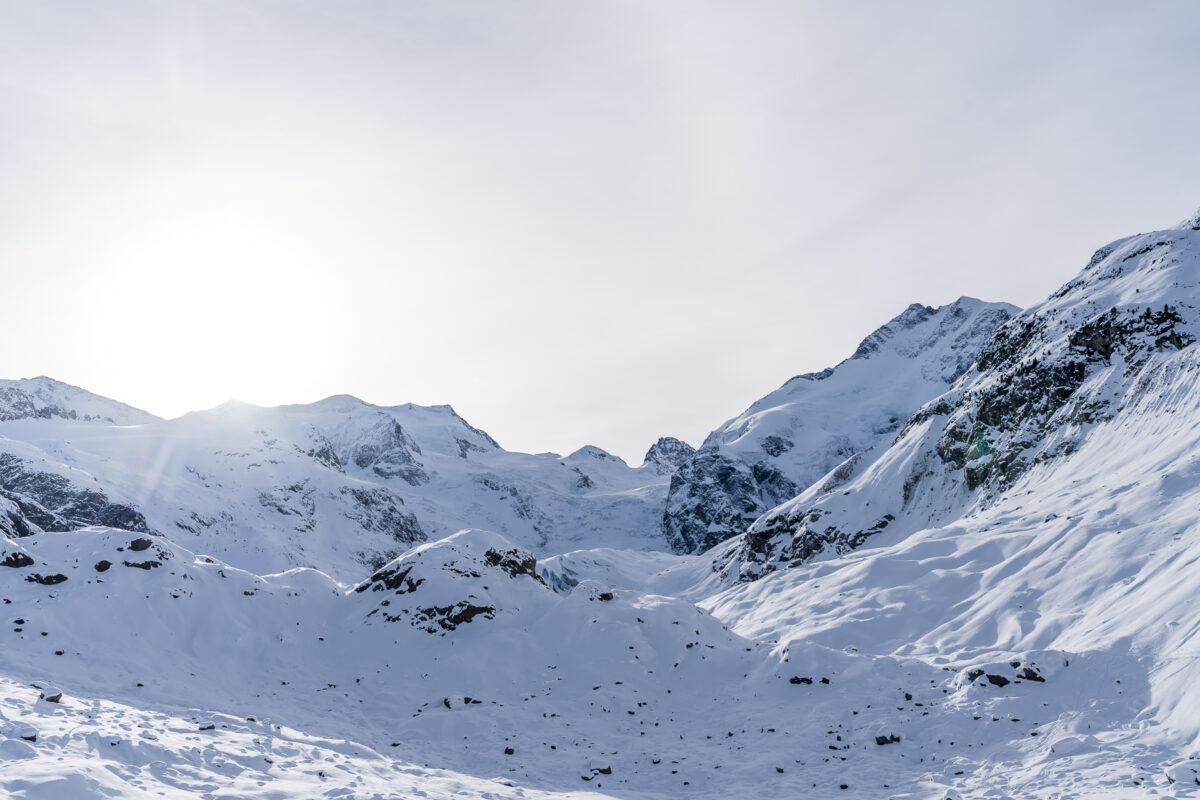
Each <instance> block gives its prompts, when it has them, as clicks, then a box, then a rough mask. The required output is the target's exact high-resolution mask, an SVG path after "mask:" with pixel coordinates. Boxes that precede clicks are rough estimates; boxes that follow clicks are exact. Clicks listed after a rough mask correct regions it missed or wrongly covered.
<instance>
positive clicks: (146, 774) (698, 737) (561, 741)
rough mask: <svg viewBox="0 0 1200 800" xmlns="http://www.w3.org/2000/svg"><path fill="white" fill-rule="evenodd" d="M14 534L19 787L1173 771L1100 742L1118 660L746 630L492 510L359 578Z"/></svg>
mask: <svg viewBox="0 0 1200 800" xmlns="http://www.w3.org/2000/svg"><path fill="white" fill-rule="evenodd" d="M3 550H4V553H3V554H0V560H5V559H8V558H9V557H11V556H13V555H14V554H18V553H19V554H23V555H25V556H26V557H27V559H28V560H30V561H32V562H33V563H31V564H26V565H24V566H19V567H8V568H3V567H0V569H3V571H4V574H3V576H0V578H2V580H0V587H2V588H0V598H2V600H3V601H5V602H4V604H3V606H2V609H3V614H4V617H5V618H4V622H5V626H4V628H3V633H0V637H3V638H2V640H0V641H3V647H2V648H0V674H3V675H4V676H5V678H4V679H3V680H0V758H3V759H5V761H4V766H3V768H0V791H3V792H8V793H10V794H11V795H12V796H14V797H75V798H79V797H130V796H143V795H144V796H153V795H155V794H156V793H157V792H160V791H161V792H163V793H165V794H166V795H167V796H180V797H184V796H214V797H215V796H238V797H280V796H283V797H291V796H313V795H312V792H314V791H316V792H319V793H320V794H321V795H322V796H330V797H339V796H341V797H398V796H420V795H417V794H416V793H417V792H424V793H425V795H424V796H428V797H450V796H460V797H461V796H472V797H509V796H533V797H546V796H584V795H583V794H577V793H580V792H581V790H588V792H591V793H594V794H588V795H586V796H594V797H677V796H698V797H729V796H737V795H739V794H740V793H742V792H744V791H745V790H746V789H747V788H748V787H753V788H754V790H755V791H758V792H764V793H767V794H768V795H771V796H795V795H809V794H816V795H825V794H830V793H834V792H839V791H841V789H840V788H839V787H842V786H843V785H844V786H846V787H847V788H848V789H851V790H852V795H851V796H855V797H925V796H931V795H932V796H941V794H942V792H943V791H944V790H945V789H947V788H951V787H959V790H961V789H963V788H969V787H970V786H971V785H976V786H987V787H989V788H993V787H997V786H999V787H1006V786H1008V787H1011V786H1013V785H1014V783H1015V782H1016V781H1018V780H1028V779H1029V778H1031V777H1033V776H1036V775H1039V774H1040V775H1043V776H1044V777H1048V778H1052V779H1053V780H1055V781H1061V782H1060V783H1059V786H1060V788H1062V789H1063V790H1064V793H1063V794H1061V795H1060V796H1064V797H1069V796H1072V794H1071V793H1070V792H1069V791H1067V790H1069V789H1070V788H1071V786H1072V784H1073V783H1078V784H1079V785H1080V786H1081V787H1084V786H1085V785H1086V786H1089V787H1094V785H1095V783H1094V781H1093V782H1091V783H1087V780H1088V775H1087V774H1081V770H1080V764H1079V763H1078V762H1074V761H1071V762H1068V761H1066V760H1065V759H1066V758H1067V757H1068V756H1077V755H1078V754H1079V753H1087V754H1089V756H1090V757H1089V758H1088V760H1087V765H1088V769H1089V770H1092V771H1093V772H1094V774H1092V776H1091V777H1092V778H1094V779H1098V780H1100V781H1101V782H1103V781H1106V780H1113V781H1114V784H1113V785H1114V786H1115V785H1116V783H1115V782H1116V779H1117V776H1118V775H1120V776H1121V778H1122V784H1123V785H1126V786H1127V785H1128V783H1129V781H1128V780H1126V779H1125V778H1127V775H1126V773H1128V771H1129V769H1130V766H1129V765H1130V764H1137V765H1138V766H1137V770H1140V771H1138V772H1137V773H1136V775H1137V776H1140V777H1142V778H1145V777H1154V778H1157V779H1161V774H1162V770H1163V768H1164V767H1163V765H1162V764H1161V763H1159V761H1161V754H1160V753H1158V752H1141V751H1139V750H1137V748H1134V747H1132V746H1131V742H1129V741H1128V740H1127V738H1128V737H1127V738H1126V739H1108V738H1102V737H1108V736H1110V735H1111V734H1112V733H1113V726H1114V725H1127V724H1129V723H1130V721H1131V720H1132V718H1133V717H1134V716H1136V714H1137V712H1138V711H1139V710H1140V708H1141V704H1142V703H1143V702H1144V700H1145V698H1144V696H1143V694H1142V689H1143V688H1144V687H1142V686H1140V685H1138V684H1137V683H1136V681H1135V680H1134V679H1135V678H1136V676H1137V673H1136V670H1134V669H1132V668H1131V664H1132V663H1134V662H1133V661H1132V660H1131V659H1129V658H1124V659H1122V658H1116V657H1113V658H1108V657H1103V656H1097V655H1076V654H1073V653H1058V652H1047V653H1030V654H1026V655H1025V656H1024V657H1023V659H1022V661H1021V662H1020V663H1019V664H1018V665H1017V666H1013V665H1011V664H1007V663H1002V664H991V663H984V662H979V664H975V663H971V664H970V668H974V667H976V666H982V667H983V668H984V669H985V670H986V671H987V674H990V675H996V676H997V677H1003V678H1006V679H1007V680H1010V681H1011V682H1010V683H1009V684H1008V685H1007V686H1005V687H1003V688H998V687H995V686H993V685H992V684H991V683H990V682H989V681H988V679H977V680H976V681H971V680H970V679H969V677H968V676H967V674H966V672H967V667H964V668H963V669H957V668H956V669H950V670H947V669H944V668H943V665H941V664H938V663H936V662H926V661H922V660H919V659H915V658H907V657H902V656H881V655H875V654H870V655H868V654H864V653H861V652H854V651H853V650H845V649H835V648H830V647H826V646H823V645H821V644H819V643H814V642H808V641H803V640H802V639H797V640H791V641H789V640H779V641H776V640H773V639H770V638H753V639H751V638H746V637H744V636H742V635H740V634H739V633H738V632H736V631H733V630H728V629H727V628H726V626H725V625H724V624H723V623H722V621H721V620H720V618H718V617H717V616H714V615H712V614H710V613H707V612H705V611H703V610H702V609H700V608H698V607H696V606H695V605H693V604H691V603H689V602H687V601H685V600H682V599H678V598H671V597H666V596H662V595H655V594H652V593H646V592H640V591H634V590H628V589H625V590H613V589H610V588H608V587H605V586H602V585H600V584H597V583H592V582H584V583H581V584H579V585H578V586H576V587H575V588H574V590H573V591H572V592H570V593H569V594H566V595H560V594H556V593H554V592H552V591H551V590H550V589H549V588H548V587H546V586H545V585H543V584H542V583H541V582H540V580H539V579H538V577H537V576H536V574H535V571H534V570H532V569H530V567H532V557H531V556H530V555H529V554H527V553H522V552H521V551H520V550H519V548H515V547H513V546H512V544H511V543H509V542H507V541H506V540H504V539H503V537H500V536H499V535H497V534H490V533H486V532H482V531H467V532H463V533H459V534H457V535H455V536H453V537H450V538H448V539H446V540H445V541H442V542H438V543H432V544H424V545H420V546H418V547H417V548H414V550H412V551H410V552H408V553H406V554H405V555H403V556H401V557H400V558H398V559H396V560H395V561H393V562H391V563H389V564H388V565H386V566H385V567H383V568H381V569H380V570H379V571H378V572H377V573H375V574H374V575H373V576H372V577H371V578H369V579H367V580H365V581H364V582H362V583H361V584H358V585H357V586H354V587H350V588H344V587H340V586H338V585H336V584H335V583H333V582H332V581H331V580H329V579H328V578H327V577H325V576H324V575H322V574H320V573H317V572H315V571H312V570H292V571H289V572H287V573H283V574H278V575H269V576H256V575H253V574H250V573H246V572H243V571H240V570H237V569H236V568H234V567H231V566H229V565H226V564H223V563H221V562H219V561H216V560H215V559H210V558H207V557H198V556H195V555H194V554H192V553H190V552H189V551H187V550H185V549H183V548H181V547H179V546H178V545H174V544H171V543H169V542H167V541H165V540H162V539H153V540H152V538H151V537H139V536H137V535H136V534H130V533H128V532H124V531H117V530H110V529H89V530H84V531H78V532H72V533H43V534H36V535H34V536H32V537H26V538H23V539H21V540H20V541H15V542H11V541H10V542H6V543H4V545H3ZM106 562H107V564H106ZM56 576H62V578H65V580H64V579H62V578H59V577H56ZM30 578H33V580H29V579H30ZM763 583H764V584H765V582H763ZM758 585H762V584H758ZM464 607H474V608H488V609H491V610H490V611H488V612H484V611H479V612H476V613H473V614H469V615H464V614H463V613H462V609H463V608H464ZM430 609H432V613H429V610H430ZM1068 661H1069V662H1070V665H1069V666H1068V665H1067V663H1066V662H1068ZM1022 675H1026V676H1028V675H1033V676H1036V677H1037V678H1040V679H1042V680H1041V681H1037V680H1032V679H1030V678H1028V677H1026V678H1022V677H1020V676H1022ZM1112 675H1120V676H1123V677H1126V678H1127V683H1126V684H1124V688H1122V686H1120V685H1116V684H1113V683H1111V681H1109V680H1108V679H1109V678H1110V677H1111V676H1112ZM60 692H61V693H62V696H61V698H59V700H58V702H54V703H51V702H49V701H48V700H46V699H39V698H40V697H42V696H43V695H44V696H45V697H55V696H57V695H58V693H60ZM1083 697H1087V698H1089V700H1090V701H1091V702H1092V703H1093V707H1092V708H1091V710H1087V709H1082V710H1081V709H1079V708H1078V707H1079V705H1080V701H1081V698H1083ZM1081 711H1082V713H1080V712H1081ZM1064 716H1067V717H1069V718H1070V724H1064V723H1063V722H1062V720H1063V718H1064ZM1089 724H1091V725H1093V726H1094V727H1093V728H1088V727H1087V726H1088V725H1089ZM1091 731H1094V732H1091ZM1118 733H1120V731H1118ZM1033 734H1037V736H1034V735H1033ZM31 736H32V737H34V738H35V740H33V741H29V740H28V739H29V737H31ZM1076 740H1078V741H1076ZM881 742H882V743H881ZM1064 742H1066V743H1067V744H1066V745H1064ZM1055 745H1057V746H1059V747H1069V748H1073V749H1072V750H1071V752H1070V753H1063V755H1062V756H1059V755H1058V754H1057V752H1054V753H1052V752H1051V748H1052V747H1054V746H1055ZM57 759H63V760H62V761H58V760H57ZM1155 759H1158V760H1155ZM1097 762H1099V765H1098V766H1097ZM1106 764H1107V766H1106ZM968 771H969V773H970V775H969V777H964V776H966V775H967V774H968ZM505 784H512V785H514V786H516V787H520V788H519V789H518V790H517V791H516V792H510V791H509V787H508V786H506V785H505ZM306 786H307V788H305V787H306ZM409 792H411V794H409ZM525 792H528V794H525ZM206 793H207V794H206ZM456 793H457V794H456ZM992 796H1002V795H995V794H993V795H992ZM1078 796H1104V795H1103V794H1086V795H1084V794H1081V795H1078ZM1109 796H1122V795H1119V794H1112V795H1109Z"/></svg>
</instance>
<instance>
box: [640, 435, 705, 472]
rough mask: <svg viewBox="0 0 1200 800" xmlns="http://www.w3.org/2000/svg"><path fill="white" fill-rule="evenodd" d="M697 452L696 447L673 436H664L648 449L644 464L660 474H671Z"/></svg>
mask: <svg viewBox="0 0 1200 800" xmlns="http://www.w3.org/2000/svg"><path fill="white" fill-rule="evenodd" d="M695 454H696V448H694V447H692V446H691V445H690V444H688V443H687V442H684V441H681V440H679V439H676V438H675V437H673V436H664V437H662V438H661V439H659V440H658V441H657V442H655V443H654V444H652V445H650V449H649V450H647V451H646V457H645V459H643V465H648V466H652V467H653V468H654V471H655V472H656V473H658V474H659V475H671V474H673V473H675V472H676V471H678V470H679V468H680V467H682V466H683V465H684V464H686V463H687V462H688V459H690V458H691V457H692V456H694V455H695Z"/></svg>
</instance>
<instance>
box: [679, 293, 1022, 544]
mask: <svg viewBox="0 0 1200 800" xmlns="http://www.w3.org/2000/svg"><path fill="white" fill-rule="evenodd" d="M1017 310H1018V309H1016V308H1015V307H1014V306H1010V305H1008V304H1006V303H984V302H981V301H979V300H975V299H972V298H969V297H963V298H960V299H958V300H957V301H955V302H953V303H950V304H948V305H945V306H942V307H940V308H930V307H929V306H923V305H919V304H913V305H911V306H909V307H908V308H906V309H905V310H904V312H903V313H901V314H900V315H899V316H897V317H896V318H895V319H893V320H891V321H889V322H888V323H887V324H886V325H884V326H882V327H880V328H879V329H878V330H876V331H875V332H874V333H872V334H871V335H869V336H868V337H867V338H866V339H864V340H863V341H862V344H860V345H859V346H858V349H857V350H856V351H855V352H854V355H852V356H851V357H850V358H848V359H846V360H845V361H843V362H842V363H840V364H838V365H837V366H836V367H832V368H830V369H826V370H824V371H822V372H816V373H809V374H805V375H797V376H796V377H794V378H792V379H791V380H789V381H788V382H787V383H785V384H784V385H783V386H782V387H780V388H779V389H777V390H776V391H774V392H772V393H771V394H769V395H767V396H766V397H764V398H762V399H761V400H759V401H758V402H756V403H755V404H754V405H752V406H750V408H748V409H747V410H746V411H744V412H743V413H742V414H740V415H738V416H737V417H734V418H733V419H732V420H730V421H728V422H726V423H725V424H724V425H722V426H721V427H720V428H718V429H717V430H715V431H713V432H712V433H710V434H709V435H708V438H706V439H705V440H704V444H703V445H702V446H701V447H700V449H699V450H698V451H697V452H696V453H695V455H693V456H692V457H691V458H690V459H689V460H688V461H687V462H685V463H683V464H682V465H681V466H680V467H679V469H678V471H677V472H676V473H675V476H674V477H673V478H672V479H671V487H670V494H669V496H668V499H667V508H666V510H665V512H664V514H663V528H664V531H665V532H666V535H667V540H668V541H669V543H670V545H671V547H672V548H673V549H674V550H675V551H676V552H680V553H692V552H698V551H701V550H707V549H708V548H710V547H712V546H713V545H715V544H717V543H719V542H721V541H724V540H725V539H728V538H730V537H731V536H734V535H737V534H739V533H741V532H742V531H744V530H746V528H747V526H749V525H750V523H752V522H754V520H755V519H757V518H758V517H759V516H761V515H762V514H763V513H764V512H766V511H767V510H768V509H770V508H772V507H774V506H776V505H778V504H780V503H782V502H784V501H786V500H790V499H791V498H792V497H794V496H796V494H798V493H799V492H800V491H801V490H802V489H804V488H805V487H807V486H809V485H810V484H812V483H813V482H814V481H816V480H817V479H818V478H820V477H821V476H822V475H824V474H825V473H827V472H828V471H829V470H831V469H833V468H834V467H836V466H837V465H838V464H841V463H842V462H844V461H845V460H846V459H848V458H851V457H853V456H855V455H856V454H858V453H860V452H862V451H864V450H866V449H867V448H869V447H871V446H872V445H874V444H876V443H877V442H880V441H881V440H884V439H888V438H890V437H891V436H893V435H894V434H895V433H896V431H897V430H898V429H899V428H900V426H901V425H902V424H903V423H904V421H905V420H907V419H908V418H909V416H910V415H911V414H912V413H913V412H914V411H916V409H917V408H919V407H920V406H921V405H923V404H924V403H925V402H926V401H928V400H929V399H930V398H933V397H936V396H938V395H940V394H941V393H942V392H944V391H945V390H946V388H947V387H949V386H950V384H952V383H953V382H954V381H955V380H956V379H957V378H958V377H959V376H960V375H962V374H963V372H965V371H966V369H967V368H968V367H969V366H970V365H971V362H973V361H974V360H975V357H976V355H978V353H979V350H980V348H982V347H983V345H984V343H985V342H986V341H987V340H988V338H989V337H991V335H992V333H993V332H994V331H995V330H996V328H998V327H999V326H1000V325H1001V324H1003V323H1004V322H1006V321H1007V320H1008V319H1009V318H1010V317H1012V315H1013V314H1014V313H1016V311H1017Z"/></svg>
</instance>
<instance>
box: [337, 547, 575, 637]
mask: <svg viewBox="0 0 1200 800" xmlns="http://www.w3.org/2000/svg"><path fill="white" fill-rule="evenodd" d="M353 594H359V595H364V596H365V597H368V598H370V599H371V605H372V606H373V607H372V608H371V610H370V611H368V612H367V613H366V615H365V618H366V619H367V620H372V619H376V618H377V619H380V620H382V621H384V622H388V623H397V622H401V623H407V624H409V625H411V626H412V627H414V628H419V629H421V630H424V631H426V632H427V633H432V634H438V635H445V634H447V633H449V632H451V631H454V630H456V629H457V628H458V627H459V626H461V625H466V624H468V623H470V622H472V621H473V620H476V619H495V617H496V615H497V614H498V613H500V611H501V610H502V609H504V608H514V607H520V606H524V605H526V604H527V603H528V602H530V601H534V602H536V601H537V600H539V599H544V598H548V597H551V596H552V595H551V593H550V591H549V590H548V589H547V587H546V584H545V582H544V581H543V580H542V578H541V577H539V576H538V572H537V560H536V559H535V558H534V557H533V555H532V554H530V553H528V552H525V551H523V550H521V549H520V548H516V547H513V546H512V544H511V543H510V542H508V541H507V540H505V539H504V538H503V537H501V536H498V535H497V534H493V533H488V532H486V531H477V530H471V531H461V532H459V533H457V534H455V535H454V536H451V537H449V538H447V539H443V540H441V541H438V542H431V543H429V544H425V545H421V546H419V547H417V548H414V549H413V550H410V551H409V552H407V553H405V554H404V555H402V556H400V557H399V558H397V559H396V560H394V561H392V562H391V563H389V564H387V565H386V566H384V567H382V568H381V569H379V570H376V571H375V572H374V573H373V574H372V575H371V577H369V578H368V579H367V580H365V581H363V582H362V583H360V584H359V585H357V586H356V587H354V591H353Z"/></svg>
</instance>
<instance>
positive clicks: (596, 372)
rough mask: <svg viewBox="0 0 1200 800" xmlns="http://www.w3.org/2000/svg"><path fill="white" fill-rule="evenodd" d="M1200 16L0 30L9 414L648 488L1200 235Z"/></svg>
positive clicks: (31, 8)
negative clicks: (737, 437)
mask: <svg viewBox="0 0 1200 800" xmlns="http://www.w3.org/2000/svg"><path fill="white" fill-rule="evenodd" d="M1198 42H1200V4H1197V3H1193V2H1185V1H1183V0H1181V1H1180V2H1166V1H1163V2H1141V3H1130V2H1120V3H1104V2H1092V1H1091V0H1088V1H1087V2H1047V1H1046V0H1039V2H1004V3H995V2H962V1H961V0H954V2H940V3H939V2H911V3H895V2H875V3H868V2H821V3H798V2H788V3H772V2H753V1H751V2H737V3H730V2H719V3H718V2H700V1H698V0H680V2H648V1H647V0H630V1H629V2H622V1H621V0H606V1H605V2H587V1H586V0H573V1H572V2H561V0H553V1H552V2H492V1H491V0H488V1H487V2H395V1H389V2H353V1H351V2H336V3H333V2H297V1H295V0H288V1H287V2H283V1H282V0H281V1H280V2H254V1H253V0H236V1H233V0H231V1H230V2H195V3H192V2H182V1H175V2H159V1H157V0H156V1H155V2H149V1H147V2H106V3H93V2H83V1H81V2H53V1H51V0H38V2H25V1H24V0H21V1H20V2H17V1H16V0H0V277H2V278H3V281H2V284H0V318H2V319H3V335H2V336H0V377H28V376H33V375H38V374H47V375H51V376H53V377H56V378H59V379H61V380H65V381H68V382H70V383H75V384H78V385H81V386H84V387H85V388H88V389H91V390H93V391H96V392H99V393H101V394H104V395H108V396H111V397H114V398H117V399H120V400H124V401H126V402H129V403H132V404H134V405H137V406H140V407H143V408H146V409H148V410H150V411H153V412H155V413H158V414H162V415H164V416H174V415H178V414H180V413H182V412H185V411H187V410H190V409H198V408H206V407H210V406H213V405H216V404H217V403H220V402H222V401H224V400H226V399H229V398H230V397H237V398H240V399H242V400H246V401H248V402H252V403H257V404H262V405H274V404H278V403H285V402H309V401H313V400H317V399H319V398H321V397H324V396H326V395H330V394H335V393H350V394H355V395H358V396H359V397H362V398H363V399H366V400H369V401H371V402H375V403H380V404H395V403H403V402H410V401H411V402H416V403H424V404H428V403H451V404H453V405H454V406H455V408H456V409H457V410H458V411H459V412H460V413H461V414H463V415H464V416H466V417H467V419H468V420H470V421H471V422H472V423H473V424H475V425H477V426H480V427H482V428H484V429H486V430H487V431H488V432H490V433H491V434H493V435H494V436H495V437H496V438H497V439H498V440H499V441H500V443H501V444H502V445H504V446H505V447H508V448H509V449H522V450H531V451H541V450H555V451H558V452H562V453H566V452H569V451H571V450H573V449H575V448H576V447H578V446H580V445H583V444H585V443H592V444H597V445H600V446H601V447H604V448H606V449H609V450H611V451H613V452H615V453H617V454H619V455H621V456H623V457H625V458H627V459H628V460H630V461H631V462H633V463H635V464H637V463H640V462H641V456H642V454H643V453H644V452H645V449H646V448H647V446H649V445H650V444H651V442H652V441H653V440H654V439H655V438H657V437H658V436H660V435H675V436H679V437H681V438H684V439H687V440H688V441H690V442H692V443H693V444H699V442H700V441H701V440H702V439H703V437H704V435H705V434H706V433H707V432H708V431H709V430H711V429H712V428H714V427H716V426H717V425H718V424H719V423H721V422H722V421H724V420H725V419H726V418H728V417H731V416H733V415H734V414H736V413H738V412H740V411H741V410H742V409H744V408H745V407H746V406H747V405H749V403H750V402H751V401H753V400H754V399H756V398H757V397H759V396H761V395H763V394H765V393H766V392H768V391H770V390H772V389H774V388H775V387H777V386H778V385H779V384H781V383H782V382H783V381H784V380H786V379H787V378H788V377H790V376H791V375H793V374H796V373H799V372H807V371H812V370H817V369H821V368H823V367H825V366H829V365H832V364H834V363H836V362H837V361H839V360H841V359H842V358H844V357H846V356H847V355H849V353H850V352H852V350H853V349H854V346H855V345H856V344H857V342H858V340H859V339H861V338H862V337H863V336H864V335H865V334H866V333H868V332H869V331H871V330H872V329H874V328H875V327H877V326H878V325H879V324H881V323H882V322H884V321H886V320H887V319H888V318H890V317H892V316H894V315H895V314H897V313H899V311H900V310H902V309H903V308H904V307H905V306H906V305H908V304H909V303H911V302H914V301H919V302H922V303H926V304H931V305H938V304H942V303H946V302H949V301H951V300H953V299H955V298H956V297H958V296H960V295H964V294H966V295H972V296H977V297H982V298H984V299H989V300H1007V301H1010V302H1013V303H1016V304H1018V305H1028V304H1031V303H1033V302H1035V301H1037V300H1039V299H1040V298H1041V297H1042V296H1044V295H1045V294H1047V293H1048V292H1049V291H1051V290H1052V289H1054V288H1055V287H1056V286H1057V285H1059V284H1060V283H1062V282H1063V281H1065V280H1067V279H1068V278H1070V277H1071V276H1072V275H1073V274H1074V273H1075V272H1076V271H1077V270H1078V269H1080V268H1081V267H1082V265H1083V264H1084V263H1086V261H1087V259H1088V256H1089V255H1090V254H1091V252H1092V250H1094V249H1095V248H1096V247H1098V246H1100V245H1102V244H1104V243H1106V242H1107V241H1109V240H1111V239H1114V238H1117V237H1119V236H1123V235H1126V234H1130V233H1135V232H1138V231H1143V230H1150V229H1154V228H1158V227H1165V226H1167V225H1170V224H1173V223H1175V222H1176V221H1177V220H1179V219H1182V218H1183V217H1185V216H1186V215H1187V214H1189V213H1190V212H1191V211H1193V210H1194V209H1195V207H1197V206H1200V133H1198V131H1200V46H1198V44H1197V43H1198Z"/></svg>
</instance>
